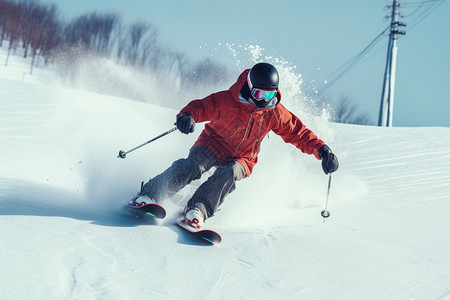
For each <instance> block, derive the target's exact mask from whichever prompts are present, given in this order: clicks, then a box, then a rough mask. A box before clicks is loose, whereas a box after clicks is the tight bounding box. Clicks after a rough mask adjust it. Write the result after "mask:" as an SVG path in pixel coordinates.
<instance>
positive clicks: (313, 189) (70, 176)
mask: <svg viewBox="0 0 450 300" xmlns="http://www.w3.org/2000/svg"><path fill="white" fill-rule="evenodd" d="M2 68H3V67H2ZM11 70H14V69H13V68H12V69H11ZM41 71H42V72H44V71H45V70H41ZM11 72H12V71H11ZM0 74H2V76H0V77H1V78H0V141H1V143H0V270H1V271H0V298H1V299H450V251H449V249H450V235H449V234H448V232H449V229H450V220H449V218H448V215H447V214H448V212H449V208H450V203H449V200H450V150H449V148H450V129H449V128H377V127H367V126H350V125H339V124H324V122H323V120H316V121H312V122H311V124H312V126H311V128H312V129H313V130H314V131H316V132H317V133H318V134H319V136H321V137H323V138H324V139H325V140H326V142H328V143H329V144H330V146H331V147H332V149H333V150H334V151H335V152H336V153H337V155H338V157H339V158H340V162H341V168H340V169H339V171H338V172H337V173H335V174H334V175H333V181H332V188H331V195H330V203H329V210H330V212H331V217H330V218H329V219H327V221H326V222H325V223H323V219H322V218H321V217H320V211H321V210H322V209H323V207H324V205H325V196H326V185H327V176H325V175H323V173H322V171H321V168H320V163H319V162H318V161H317V160H315V159H314V158H313V157H311V156H307V155H304V154H302V153H300V152H299V151H297V150H296V149H294V148H293V147H292V146H290V145H286V144H284V143H283V142H282V141H281V139H279V138H278V137H277V136H275V135H274V134H271V135H270V138H269V139H266V140H265V142H264V144H263V150H262V152H261V155H260V162H259V164H258V165H257V167H256V168H255V170H254V174H253V175H252V176H251V177H250V178H249V179H246V180H244V181H242V182H239V184H238V189H237V190H236V191H235V192H234V193H233V194H231V195H230V196H229V198H228V199H227V201H226V203H225V204H224V205H223V206H222V210H221V211H219V212H218V213H217V214H216V216H215V217H214V218H212V219H210V220H208V222H207V225H208V226H211V227H214V228H215V229H217V230H218V231H219V232H221V233H222V237H223V239H224V240H223V242H222V244H220V245H219V246H218V247H205V246H201V245H199V244H198V243H197V242H195V241H193V240H192V239H190V238H188V237H187V236H185V235H184V234H182V232H180V231H179V230H178V229H177V228H176V227H175V226H174V225H173V221H174V219H175V218H176V216H177V213H179V211H180V210H181V209H182V206H183V205H184V203H185V202H186V201H187V199H188V197H189V195H190V194H191V193H192V190H193V189H194V188H195V186H196V185H198V183H194V184H192V185H191V186H188V187H187V188H186V189H184V190H183V191H181V192H180V194H179V195H176V196H175V197H174V198H173V199H171V200H167V201H166V203H165V205H166V206H167V208H168V211H169V216H168V217H167V218H166V219H165V220H164V221H162V222H161V223H160V224H159V225H160V226H152V225H140V224H136V223H134V222H133V221H132V220H130V219H129V218H127V217H125V216H124V215H122V214H121V213H120V211H121V210H120V208H121V206H122V205H123V204H124V203H125V202H126V201H127V200H128V199H129V198H130V197H131V196H132V195H133V194H134V193H135V192H136V191H137V189H138V187H139V184H140V181H142V180H147V179H148V178H149V177H151V176H154V175H156V174H158V173H159V172H161V171H163V170H164V169H165V168H166V167H167V166H168V165H169V164H170V163H171V162H172V161H173V160H175V159H177V158H179V157H182V156H185V155H186V154H187V151H188V148H189V147H190V146H191V144H192V143H193V142H194V140H195V138H196V136H198V134H199V132H200V130H201V126H199V127H198V128H197V130H196V132H195V133H194V134H192V135H189V136H186V135H182V134H180V133H179V132H175V133H172V134H170V135H168V136H166V137H164V138H163V139H161V140H159V141H157V142H155V143H152V144H151V145H147V146H146V147H144V148H142V149H140V150H138V151H136V152H133V153H132V154H130V155H129V156H128V157H127V158H126V159H125V160H121V159H117V158H116V156H117V153H118V151H119V150H121V149H123V150H128V149H131V148H133V147H134V146H136V145H139V144H141V143H143V142H145V141H146V140H148V139H150V138H152V137H154V136H156V135H158V134H160V133H162V132H164V131H166V130H168V129H170V128H171V127H173V125H172V124H173V121H174V115H175V114H176V111H174V110H171V109H166V108H162V107H158V106H152V105H148V104H144V103H139V102H135V101H131V100H127V99H120V98H114V97H107V96H103V95H99V94H93V93H88V92H83V91H76V90H70V89H66V88H62V87H60V86H58V85H56V83H55V81H54V80H53V79H52V80H50V82H52V85H50V84H48V83H46V80H45V78H44V77H43V76H42V75H39V72H38V71H37V75H33V76H34V77H31V78H29V77H27V78H25V80H23V78H22V77H21V76H20V75H19V76H18V77H15V78H12V77H11V76H6V75H5V74H10V73H9V72H7V71H6V70H5V69H2V70H1V72H0ZM18 74H21V73H18ZM39 76H41V77H39ZM31 79H33V80H31ZM300 117H302V116H300ZM311 124H309V123H308V124H307V125H311ZM279 173H282V175H277V177H276V178H274V176H273V174H279Z"/></svg>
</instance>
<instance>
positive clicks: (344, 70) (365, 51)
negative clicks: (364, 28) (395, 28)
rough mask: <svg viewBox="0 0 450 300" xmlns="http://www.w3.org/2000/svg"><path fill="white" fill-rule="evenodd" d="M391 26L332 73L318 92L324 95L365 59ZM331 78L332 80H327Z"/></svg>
mask: <svg viewBox="0 0 450 300" xmlns="http://www.w3.org/2000/svg"><path fill="white" fill-rule="evenodd" d="M389 28H390V26H388V27H386V28H385V29H384V30H383V31H382V32H381V33H380V34H378V35H377V36H376V37H375V38H374V39H373V40H372V41H371V42H370V43H369V44H368V45H367V46H366V47H365V48H364V49H363V50H362V51H361V52H359V53H358V54H357V55H355V56H354V57H353V58H352V59H350V60H349V61H347V62H346V63H345V64H343V65H342V66H340V67H339V68H337V69H336V70H335V71H333V72H332V73H330V74H329V75H328V76H327V77H326V78H325V79H324V80H323V82H325V80H326V83H324V84H323V86H322V87H321V88H319V89H318V92H320V93H322V92H324V91H325V90H327V89H328V88H329V87H330V86H332V85H333V84H334V83H335V82H336V81H337V80H339V79H340V78H341V77H342V76H344V74H345V73H347V72H348V71H349V70H350V69H351V68H353V67H354V66H355V65H356V64H357V63H358V62H359V61H361V59H363V58H364V57H365V56H366V55H367V54H368V53H369V51H370V50H371V49H372V48H373V47H374V46H375V45H376V44H377V43H378V42H379V41H380V40H381V37H382V36H383V35H384V34H385V33H386V32H387V31H388V30H389ZM327 78H331V79H327Z"/></svg>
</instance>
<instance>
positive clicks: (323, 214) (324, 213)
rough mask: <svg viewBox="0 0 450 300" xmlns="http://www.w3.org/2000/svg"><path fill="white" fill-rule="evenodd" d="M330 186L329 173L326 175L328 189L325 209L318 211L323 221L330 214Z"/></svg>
mask: <svg viewBox="0 0 450 300" xmlns="http://www.w3.org/2000/svg"><path fill="white" fill-rule="evenodd" d="M330 187H331V173H330V175H329V177H328V190H327V202H326V203H325V209H324V210H322V212H321V213H320V214H321V215H322V217H323V222H324V223H325V219H326V218H328V217H329V216H330V212H329V211H328V197H329V196H330Z"/></svg>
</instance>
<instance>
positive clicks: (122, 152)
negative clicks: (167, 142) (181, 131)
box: [117, 127, 178, 159]
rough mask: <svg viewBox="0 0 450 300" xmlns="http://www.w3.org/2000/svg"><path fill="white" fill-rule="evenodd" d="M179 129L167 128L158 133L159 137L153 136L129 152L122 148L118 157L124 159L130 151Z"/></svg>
mask: <svg viewBox="0 0 450 300" xmlns="http://www.w3.org/2000/svg"><path fill="white" fill-rule="evenodd" d="M177 129H178V128H177V127H174V128H172V129H170V130H167V131H166V132H164V133H161V134H160V135H158V136H157V137H154V138H152V139H151V140H149V141H147V142H145V143H143V144H142V145H139V146H137V147H135V148H133V149H131V150H128V151H127V152H125V151H123V150H120V151H119V155H118V156H117V158H119V157H120V158H122V159H124V158H125V157H127V154H128V153H130V152H132V151H134V150H136V149H139V148H141V147H143V146H145V145H147V144H150V143H151V142H153V141H156V140H157V139H159V138H162V137H163V136H165V135H168V134H169V133H171V132H174V131H175V130H177Z"/></svg>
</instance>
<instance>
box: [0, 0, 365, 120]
mask: <svg viewBox="0 0 450 300" xmlns="http://www.w3.org/2000/svg"><path fill="white" fill-rule="evenodd" d="M5 41H7V42H8V43H7V45H8V51H7V56H6V60H5V65H7V64H8V60H9V57H10V55H11V54H12V53H15V52H16V51H17V49H18V48H19V47H21V48H22V50H23V52H21V53H23V57H24V58H27V57H28V56H31V65H30V73H32V72H33V68H34V66H36V64H37V63H38V58H42V59H44V62H45V63H46V64H48V63H60V64H62V65H63V67H62V69H64V72H65V76H67V77H70V76H71V74H70V73H71V72H72V73H76V70H77V66H78V65H79V64H80V61H81V60H83V59H84V58H85V57H86V56H92V55H94V56H99V57H105V58H108V59H113V60H114V61H115V62H116V63H118V64H122V65H126V66H130V67H133V68H137V69H139V70H141V71H153V72H151V73H153V74H158V75H160V76H161V77H167V76H169V77H170V78H171V79H174V80H173V81H174V82H177V83H176V84H177V85H178V87H180V86H183V87H189V88H191V89H197V88H201V87H202V85H203V84H204V85H210V83H214V84H216V85H220V84H222V83H224V82H226V81H228V80H229V75H230V71H229V70H228V68H227V67H226V66H223V65H221V64H218V63H216V62H214V61H212V60H210V59H205V60H203V61H200V62H197V63H191V62H189V61H188V59H187V57H186V55H185V54H184V53H180V52H177V51H173V50H171V49H170V50H169V49H165V48H164V47H161V46H160V44H159V42H158V32H157V29H156V28H155V27H154V26H153V25H152V24H150V23H145V22H134V23H132V24H127V25H125V24H124V23H123V22H122V20H121V17H120V15H118V14H115V13H98V12H93V13H86V14H83V15H81V16H78V17H76V18H74V19H72V20H70V21H62V20H61V19H60V18H59V14H58V8H57V6H56V5H55V4H48V3H47V4H43V3H40V2H39V0H0V47H2V46H3V44H4V42H5ZM5 44H6V43H5ZM72 76H73V75H72ZM323 102H324V99H320V101H317V103H323ZM355 111H356V106H355V104H353V103H352V102H351V101H350V100H349V99H347V98H345V99H341V101H340V102H339V103H337V106H336V107H335V109H334V111H333V119H334V121H336V122H339V123H356V124H368V123H370V121H369V120H368V118H367V116H366V115H364V114H358V113H356V112H355Z"/></svg>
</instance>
